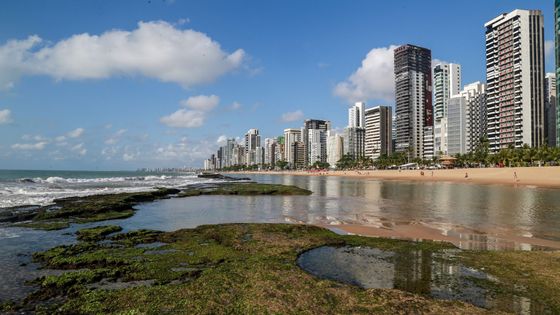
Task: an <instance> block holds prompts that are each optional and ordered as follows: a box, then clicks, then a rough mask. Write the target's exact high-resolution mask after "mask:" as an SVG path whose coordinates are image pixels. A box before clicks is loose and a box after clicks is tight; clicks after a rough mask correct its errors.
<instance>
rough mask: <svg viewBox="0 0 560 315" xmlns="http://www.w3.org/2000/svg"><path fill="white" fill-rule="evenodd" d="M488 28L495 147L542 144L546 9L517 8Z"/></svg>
mask: <svg viewBox="0 0 560 315" xmlns="http://www.w3.org/2000/svg"><path fill="white" fill-rule="evenodd" d="M484 26H485V28H486V82H487V85H488V86H487V93H488V100H487V111H488V141H489V145H490V150H491V151H492V152H497V151H499V150H500V149H502V148H507V147H509V146H513V147H517V148H519V147H522V146H523V145H524V144H527V145H529V146H531V147H538V146H540V145H542V144H543V143H544V140H545V137H544V75H545V74H544V27H543V15H542V12H541V11H540V10H514V11H512V12H510V13H504V14H501V15H499V16H498V17H496V18H494V19H492V20H491V21H489V22H487V23H486V24H484Z"/></svg>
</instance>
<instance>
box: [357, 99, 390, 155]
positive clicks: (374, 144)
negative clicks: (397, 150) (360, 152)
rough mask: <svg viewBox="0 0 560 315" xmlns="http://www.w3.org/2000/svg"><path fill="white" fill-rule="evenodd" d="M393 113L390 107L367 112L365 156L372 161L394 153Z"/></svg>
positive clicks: (379, 107) (380, 107) (371, 109)
mask: <svg viewBox="0 0 560 315" xmlns="http://www.w3.org/2000/svg"><path fill="white" fill-rule="evenodd" d="M392 122H393V113H392V110H391V107H390V106H377V107H373V108H369V109H366V110H365V138H364V147H365V151H364V155H365V156H366V157H369V158H371V159H374V160H375V159H377V158H379V156H381V155H383V154H385V155H391V154H392V153H393V144H392V142H393V125H392Z"/></svg>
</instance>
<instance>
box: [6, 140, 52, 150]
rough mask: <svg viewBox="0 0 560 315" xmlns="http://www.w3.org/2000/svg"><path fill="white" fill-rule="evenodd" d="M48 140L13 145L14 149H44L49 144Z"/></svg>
mask: <svg viewBox="0 0 560 315" xmlns="http://www.w3.org/2000/svg"><path fill="white" fill-rule="evenodd" d="M47 144H48V143H47V142H46V141H41V142H37V143H16V144H13V145H12V149H14V150H37V151H40V150H43V149H44V148H45V147H46V146H47Z"/></svg>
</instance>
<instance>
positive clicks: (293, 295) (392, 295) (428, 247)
mask: <svg viewBox="0 0 560 315" xmlns="http://www.w3.org/2000/svg"><path fill="white" fill-rule="evenodd" d="M80 233H83V232H81V231H80ZM109 240H111V241H112V242H114V243H113V244H111V243H106V242H103V243H91V242H79V243H77V244H74V245H68V246H59V247H55V248H53V249H50V250H48V251H45V252H41V253H37V254H35V255H34V259H35V260H36V261H38V262H41V263H42V264H43V265H44V266H45V267H48V268H56V269H65V270H72V271H71V272H69V273H64V274H62V275H59V276H48V277H43V278H39V279H37V280H36V281H35V283H37V284H38V285H39V286H40V290H39V291H38V292H36V293H34V294H32V295H30V296H29V297H28V298H27V299H26V300H25V301H24V302H23V304H21V305H14V304H9V305H8V304H6V305H5V306H4V307H5V308H4V309H5V310H19V309H26V310H39V309H40V308H44V307H45V305H47V306H48V307H47V309H46V310H45V312H46V313H57V314H105V313H107V314H155V313H185V312H188V313H191V314H200V313H204V314H213V313H217V314H226V313H235V314H247V313H258V314H262V313H288V314H290V313H294V314H295V313H308V314H333V313H337V314H343V313H344V314H346V313H362V314H366V313H367V314H409V313H415V314H443V313H449V314H481V313H486V311H485V310H482V309H479V308H476V307H474V306H472V305H469V304H466V303H462V302H457V301H444V300H434V299H431V298H428V297H425V296H420V295H415V294H411V293H406V292H402V291H399V290H388V289H367V290H365V289H360V288H358V287H354V286H351V285H345V284H341V283H337V282H333V281H330V280H323V279H319V278H316V277H313V276H311V275H309V274H307V273H306V272H304V271H303V270H301V269H300V268H299V267H298V266H297V265H296V259H297V257H298V255H299V254H300V253H302V252H304V251H306V250H309V249H311V248H315V247H318V246H322V245H333V246H344V245H351V246H371V247H375V248H379V249H383V250H389V251H394V252H396V253H409V254H411V255H414V254H413V253H428V254H429V255H430V256H432V255H433V256H434V257H435V256H437V255H436V254H437V253H442V251H444V250H449V249H450V248H452V246H451V245H450V244H447V243H440V242H410V241H401V240H392V239H383V238H366V237H359V236H342V235H337V234H335V233H333V232H330V231H328V230H326V229H322V228H319V227H314V226H306V225H289V224H224V225H208V226H201V227H198V228H196V229H187V230H179V231H175V232H167V233H166V232H157V231H149V230H141V231H134V232H129V233H124V234H116V235H115V236H113V237H110V238H109ZM153 242H161V244H162V246H161V247H157V248H146V247H143V248H141V247H138V246H136V245H137V244H140V243H153ZM123 246H124V247H123ZM432 253H433V254H432ZM459 253H461V254H465V255H458V256H456V257H455V258H453V259H458V260H461V261H464V262H465V263H467V264H469V265H472V266H475V267H477V268H486V269H487V270H488V271H491V272H492V273H493V274H495V275H496V276H498V277H499V280H500V281H499V282H498V285H501V284H504V286H507V287H509V286H510V285H512V283H518V284H522V285H523V287H524V288H526V290H524V291H523V292H522V293H524V294H525V296H527V295H528V296H529V297H530V298H531V299H535V300H538V301H539V302H543V301H544V302H546V304H547V305H548V306H550V308H549V309H551V310H552V311H553V312H554V311H556V312H557V311H558V310H559V308H558V307H559V306H560V301H558V297H559V296H560V292H559V290H560V286H558V281H560V279H559V275H560V256H558V255H559V254H558V253H547V252H530V253H526V252H523V253H521V252H461V251H460V252H459ZM424 256H425V255H424V254H423V256H422V257H424ZM411 257H412V256H411ZM543 258H546V259H543ZM442 259H443V258H442ZM518 259H521V260H518ZM515 260H518V261H516V262H515ZM502 264H506V265H502ZM423 268H424V267H423ZM428 268H429V267H428ZM516 268H522V269H516ZM520 272H522V273H525V274H526V276H524V277H523V279H524V280H522V282H519V281H517V280H516V278H517V276H518V273H520ZM547 278H548V282H549V283H548V284H545V283H544V282H543V281H544V279H547ZM541 288H543V289H542V291H541V292H537V291H539V290H541ZM520 290H521V289H520ZM496 307H498V309H493V310H490V312H491V313H492V314H495V313H498V310H499V309H500V305H497V306H496Z"/></svg>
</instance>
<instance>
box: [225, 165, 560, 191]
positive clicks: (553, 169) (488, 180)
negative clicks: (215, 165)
mask: <svg viewBox="0 0 560 315" xmlns="http://www.w3.org/2000/svg"><path fill="white" fill-rule="evenodd" d="M422 172H423V173H424V175H422ZM232 173H237V172H232ZM239 173H242V174H269V175H296V176H348V177H361V178H372V179H389V180H414V181H447V182H458V183H473V184H501V185H523V186H535V187H548V188H560V166H546V167H511V168H509V167H507V168H469V169H450V170H433V171H432V170H423V171H422V170H402V171H399V170H363V171H326V172H314V171H255V172H239Z"/></svg>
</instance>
